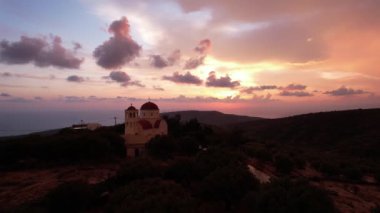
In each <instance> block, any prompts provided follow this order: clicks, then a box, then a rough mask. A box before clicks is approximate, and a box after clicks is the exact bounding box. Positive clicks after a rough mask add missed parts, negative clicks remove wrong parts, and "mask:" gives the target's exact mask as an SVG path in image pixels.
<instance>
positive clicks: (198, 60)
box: [184, 56, 206, 70]
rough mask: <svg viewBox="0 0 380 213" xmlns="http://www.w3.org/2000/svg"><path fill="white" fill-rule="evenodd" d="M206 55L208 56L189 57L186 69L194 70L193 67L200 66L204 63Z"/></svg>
mask: <svg viewBox="0 0 380 213" xmlns="http://www.w3.org/2000/svg"><path fill="white" fill-rule="evenodd" d="M205 57H206V56H199V57H194V58H189V59H188V60H187V61H186V63H185V66H184V69H185V70H192V69H195V68H197V67H199V66H200V65H202V64H203V61H204V59H205Z"/></svg>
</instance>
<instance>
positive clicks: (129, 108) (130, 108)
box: [127, 105, 137, 111]
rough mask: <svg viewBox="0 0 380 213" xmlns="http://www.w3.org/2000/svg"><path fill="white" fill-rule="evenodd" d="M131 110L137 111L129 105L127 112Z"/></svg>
mask: <svg viewBox="0 0 380 213" xmlns="http://www.w3.org/2000/svg"><path fill="white" fill-rule="evenodd" d="M131 110H137V109H136V108H135V107H134V106H132V105H131V106H130V107H128V109H127V111H131Z"/></svg>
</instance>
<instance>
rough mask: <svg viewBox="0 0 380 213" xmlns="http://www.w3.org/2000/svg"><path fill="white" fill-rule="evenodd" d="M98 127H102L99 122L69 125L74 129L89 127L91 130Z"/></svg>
mask: <svg viewBox="0 0 380 213" xmlns="http://www.w3.org/2000/svg"><path fill="white" fill-rule="evenodd" d="M100 127H102V125H101V124H99V123H87V124H85V123H81V124H74V125H72V126H71V128H72V129H75V130H80V129H89V130H91V131H94V130H96V129H98V128H100Z"/></svg>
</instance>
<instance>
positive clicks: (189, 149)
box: [177, 136, 200, 156]
mask: <svg viewBox="0 0 380 213" xmlns="http://www.w3.org/2000/svg"><path fill="white" fill-rule="evenodd" d="M199 145H200V143H199V142H198V141H197V139H196V138H194V137H191V136H185V137H183V138H181V139H179V140H178V142H177V149H178V152H179V153H181V154H184V155H187V156H191V155H194V154H196V153H197V152H198V151H199Z"/></svg>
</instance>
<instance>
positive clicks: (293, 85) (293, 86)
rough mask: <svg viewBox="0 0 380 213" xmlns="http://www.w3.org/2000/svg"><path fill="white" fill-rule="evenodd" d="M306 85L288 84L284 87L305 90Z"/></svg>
mask: <svg viewBox="0 0 380 213" xmlns="http://www.w3.org/2000/svg"><path fill="white" fill-rule="evenodd" d="M306 87H307V86H306V85H302V84H289V85H288V86H286V87H284V88H283V89H285V90H304V89H306Z"/></svg>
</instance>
